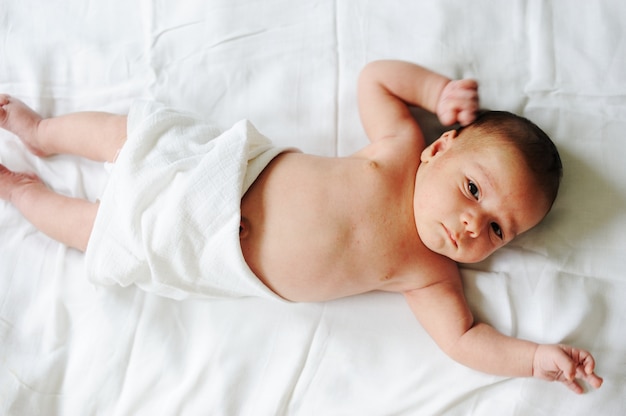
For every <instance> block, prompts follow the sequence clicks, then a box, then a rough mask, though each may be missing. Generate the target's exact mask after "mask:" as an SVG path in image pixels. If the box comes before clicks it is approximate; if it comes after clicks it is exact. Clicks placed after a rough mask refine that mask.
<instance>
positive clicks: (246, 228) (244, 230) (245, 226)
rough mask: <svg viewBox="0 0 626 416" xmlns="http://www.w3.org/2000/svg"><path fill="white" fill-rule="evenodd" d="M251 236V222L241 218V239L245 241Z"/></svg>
mask: <svg viewBox="0 0 626 416" xmlns="http://www.w3.org/2000/svg"><path fill="white" fill-rule="evenodd" d="M248 234H250V222H249V221H248V219H247V218H243V217H242V218H241V221H239V239H240V240H243V239H244V238H246V237H247V236H248Z"/></svg>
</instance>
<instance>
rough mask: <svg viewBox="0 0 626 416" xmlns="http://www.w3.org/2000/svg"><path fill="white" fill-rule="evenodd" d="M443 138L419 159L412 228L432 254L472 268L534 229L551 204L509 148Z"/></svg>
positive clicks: (452, 134) (511, 147)
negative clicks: (472, 264) (462, 142)
mask: <svg viewBox="0 0 626 416" xmlns="http://www.w3.org/2000/svg"><path fill="white" fill-rule="evenodd" d="M446 134H447V135H448V136H449V137H445V136H446ZM446 134H444V136H442V138H440V139H439V140H438V141H437V142H435V143H434V144H433V145H431V146H430V147H429V148H427V149H426V150H425V151H424V153H423V154H422V163H421V164H420V167H419V169H418V173H417V176H416V181H415V196H414V214H415V222H416V226H417V230H418V234H419V236H420V238H421V240H422V242H423V243H424V244H425V245H426V247H428V248H429V249H430V250H432V251H434V252H436V253H439V254H442V255H444V256H446V257H449V258H451V259H453V260H455V261H457V262H462V263H473V262H477V261H480V260H482V259H484V258H485V257H487V256H489V255H490V254H491V253H493V252H494V251H495V250H496V249H498V248H500V247H502V246H503V245H504V244H506V243H508V242H509V241H511V240H512V239H513V238H515V236H517V235H519V234H521V233H523V232H524V231H527V230H529V229H530V228H532V227H534V226H535V225H536V224H537V223H539V221H541V219H542V218H543V217H544V216H545V214H546V213H547V211H548V209H549V204H548V201H547V199H546V198H545V197H544V196H543V195H542V193H541V192H540V191H539V189H538V187H537V186H536V185H535V183H534V182H533V179H532V175H530V173H529V172H528V168H527V167H526V165H525V163H524V161H523V160H522V159H521V155H520V154H519V151H518V150H517V149H515V148H514V147H513V146H512V145H510V144H506V143H504V142H502V141H497V142H495V143H494V142H487V144H485V142H484V141H482V140H480V141H477V142H476V143H482V144H469V145H467V144H460V140H459V139H458V136H457V135H456V133H455V132H448V133H446ZM462 140H471V138H463V139H462ZM464 143H468V142H464Z"/></svg>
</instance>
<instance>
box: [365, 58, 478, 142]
mask: <svg viewBox="0 0 626 416" xmlns="http://www.w3.org/2000/svg"><path fill="white" fill-rule="evenodd" d="M477 89H478V85H477V83H476V81H474V80H469V79H465V80H459V81H451V80H450V79H448V78H446V77H444V76H443V75H440V74H437V73H435V72H433V71H430V70H428V69H426V68H423V67H421V66H419V65H415V64H412V63H409V62H403V61H374V62H371V63H369V64H368V65H367V66H366V67H365V68H364V69H363V71H362V72H361V75H360V77H359V112H360V114H361V119H362V123H363V126H364V128H365V131H366V133H367V135H368V137H369V138H370V140H371V141H376V140H378V139H381V138H385V137H393V136H399V135H407V134H408V135H410V136H418V137H420V138H421V133H420V132H419V127H418V126H417V123H416V121H415V119H414V118H413V116H412V115H411V112H410V110H409V106H418V107H422V108H424V109H426V110H428V111H430V112H432V113H436V114H437V116H438V117H439V120H440V121H441V123H442V124H444V125H451V124H454V123H456V122H459V123H460V124H462V125H466V124H469V123H471V122H472V121H473V120H474V118H475V113H476V110H478V92H477Z"/></svg>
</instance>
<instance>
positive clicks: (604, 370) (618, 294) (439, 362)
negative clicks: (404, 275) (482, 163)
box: [0, 0, 626, 415]
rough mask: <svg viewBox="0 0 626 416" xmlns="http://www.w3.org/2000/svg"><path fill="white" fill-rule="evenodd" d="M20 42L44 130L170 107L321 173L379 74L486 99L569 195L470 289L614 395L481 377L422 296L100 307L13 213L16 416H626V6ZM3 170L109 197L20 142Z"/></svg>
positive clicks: (0, 282) (97, 291)
mask: <svg viewBox="0 0 626 416" xmlns="http://www.w3.org/2000/svg"><path fill="white" fill-rule="evenodd" d="M0 22H1V23H0V45H2V46H1V47H0V91H3V92H8V93H10V94H13V95H15V96H18V97H20V98H22V99H23V100H25V101H26V102H28V103H29V104H30V105H32V106H33V107H35V108H36V109H37V110H39V111H41V112H42V113H43V114H44V115H48V116H49V115H57V114H62V113H65V112H69V111H78V110H87V109H89V110H106V111H113V112H120V113H123V112H125V111H126V110H127V109H128V107H129V104H130V102H131V101H132V100H134V99H136V98H156V99H159V100H161V101H164V102H166V103H167V104H169V105H172V106H175V107H178V108H181V109H184V110H190V111H195V112H198V113H200V114H203V115H205V116H206V117H208V118H211V119H213V120H215V121H217V122H218V123H220V124H222V125H223V126H225V127H228V126H229V125H231V124H232V123H233V122H235V121H237V120H239V119H241V118H249V119H251V120H253V121H254V123H255V124H256V125H257V127H258V128H259V129H260V130H261V131H262V132H264V133H265V134H266V135H267V136H269V137H271V138H273V139H274V140H275V141H276V143H277V144H279V145H295V146H298V147H300V148H301V149H303V150H304V151H307V152H312V153H317V154H321V155H346V154H349V153H350V152H353V151H355V150H356V149H358V148H360V147H362V146H363V145H364V144H365V143H366V142H367V139H366V138H365V136H364V134H363V131H362V128H361V126H360V123H359V120H358V115H357V112H356V95H355V93H356V89H355V87H356V83H355V81H356V77H357V75H358V72H359V70H360V69H361V68H362V66H363V65H364V64H365V63H366V62H368V61H370V60H374V59H380V58H396V59H406V60H411V61H415V62H418V63H421V64H424V65H426V66H429V67H430V68H433V69H435V70H438V71H441V72H443V73H445V74H447V75H449V76H451V77H467V76H471V77H475V78H476V79H477V80H478V81H479V82H480V92H481V98H482V104H483V106H484V107H489V108H494V109H505V110H510V111H514V112H516V113H519V114H522V115H525V116H528V117H530V118H531V119H533V120H534V121H535V122H537V123H538V124H539V125H540V126H542V127H543V128H544V129H545V130H546V131H547V132H548V133H549V134H551V135H552V137H553V138H554V140H555V141H556V143H557V145H558V146H559V149H560V150H561V154H562V157H563V161H564V166H565V177H564V181H563V186H562V191H561V194H560V196H559V198H558V200H557V202H556V204H555V207H554V210H553V212H552V213H551V214H550V215H549V217H548V218H547V219H546V221H545V222H544V223H543V224H542V225H541V226H540V227H539V228H537V229H536V230H534V231H532V232H530V233H528V234H527V235H524V236H522V237H521V238H520V239H518V240H517V241H515V242H514V243H512V244H511V245H510V246H509V247H507V248H505V249H503V250H501V251H500V252H498V253H496V254H495V255H493V256H492V257H491V258H489V259H488V260H486V261H484V262H482V263H480V264H476V265H471V266H466V267H464V268H463V275H464V279H465V286H466V291H467V295H468V299H469V302H470V304H471V307H472V309H473V310H474V311H475V313H476V315H477V317H479V318H480V319H483V320H485V321H487V322H489V323H492V324H493V325H494V326H495V327H496V328H498V329H499V330H501V331H503V332H504V333H507V334H510V335H514V336H518V337H524V338H529V339H532V340H535V341H542V342H561V341H563V342H567V343H572V344H575V345H578V346H580V347H583V348H587V349H589V350H591V351H592V352H593V353H594V354H595V356H596V358H597V361H598V366H597V372H598V373H599V374H600V375H602V376H603V377H604V378H605V383H604V385H603V387H602V388H601V389H600V390H598V391H589V392H587V393H586V394H584V395H582V396H575V395H573V394H571V393H570V392H569V391H568V390H567V389H566V388H564V387H563V386H560V385H557V384H549V383H545V382H541V381H537V380H533V379H508V378H502V377H494V376H490V375H485V374H481V373H477V372H474V371H472V370H469V369H466V368H464V367H462V366H460V365H458V364H456V363H454V362H452V361H451V360H450V359H449V358H447V357H446V356H445V355H444V354H443V353H441V352H440V351H439V350H438V348H437V347H436V346H435V345H434V343H433V342H432V341H431V340H430V338H429V337H428V336H427V334H426V333H425V332H424V331H423V329H422V328H421V327H420V326H419V324H418V323H417V322H416V321H415V319H414V318H413V317H412V315H411V313H410V311H409V309H408V307H407V306H406V305H405V303H404V300H403V298H402V297H401V296H400V295H394V294H384V293H371V294H366V295H362V296H356V297H352V298H347V299H342V300H338V301H333V302H327V303H321V304H293V305H285V304H281V303H278V302H272V301H268V300H263V299H243V300H241V299H238V300H217V301H210V302H207V301H184V302H175V301H171V300H167V299H163V298H158V297H155V296H152V295H149V294H146V293H143V292H141V291H140V290H138V289H136V288H133V287H130V288H125V289H123V288H108V287H107V288H105V287H96V286H94V285H92V284H90V283H89V282H87V281H86V280H85V278H84V272H83V264H82V261H83V257H82V255H81V254H80V253H78V252H76V251H74V250H70V249H67V248H66V247H64V246H62V245H60V244H58V243H55V242H53V241H51V240H49V239H48V238H47V237H45V236H43V235H42V234H41V233H39V232H37V231H36V230H35V229H34V228H33V227H32V226H31V225H29V224H28V223H27V222H25V221H24V220H23V219H22V218H21V217H20V215H19V214H18V213H17V212H16V210H15V209H14V208H13V207H11V206H9V205H8V204H6V203H0V414H6V415H34V414H46V415H79V414H80V415H92V414H102V415H144V414H146V415H148V414H150V415H153V414H163V415H196V414H211V415H247V414H249V415H282V414H287V415H357V414H358V415H391V414H402V415H404V414H407V415H413V414H419V415H431V414H451V415H469V414H472V415H493V414H498V415H535V414H537V415H556V414H573V415H583V414H599V415H622V414H626V391H625V390H626V387H625V386H626V331H625V330H624V329H625V328H626V302H625V300H626V272H625V271H626V232H625V231H626V163H624V160H623V159H624V156H626V139H625V138H624V132H625V131H626V30H625V29H624V28H625V27H626V26H625V25H624V23H625V22H626V3H624V2H621V1H619V0H613V1H608V0H607V1H602V2H589V1H586V0H568V1H565V0H560V1H552V2H543V1H539V0H529V1H521V0H515V1H509V2H507V4H506V5H500V4H499V3H497V4H495V5H494V3H493V2H491V1H488V0H476V1H473V2H471V3H470V2H466V1H461V0H442V1H437V2H428V1H416V2H407V1H401V0H387V1H385V2H370V1H361V0H343V1H342V0H336V1H332V0H319V1H310V2H293V1H289V0H267V1H250V0H248V1H245V0H209V1H205V0H191V1H188V2H185V3H184V5H183V3H180V2H174V1H172V0H161V1H154V0H142V1H137V2H127V1H122V0H110V1H107V2H83V1H80V0H66V1H62V2H61V1H47V2H40V1H34V0H23V1H20V2H17V1H15V2H6V1H5V2H3V4H2V7H0ZM420 117H421V118H422V119H424V121H425V122H427V123H428V125H429V126H430V127H429V128H428V131H429V132H430V134H431V136H432V135H433V134H435V132H436V131H437V130H438V126H436V125H435V124H433V123H432V120H430V119H429V118H428V117H424V116H423V115H422V116H420ZM0 161H1V162H2V163H5V164H6V165H7V166H8V167H10V168H13V169H22V170H24V169H25V170H31V171H34V172H37V173H38V174H40V175H41V177H43V178H45V180H46V181H47V183H48V184H49V186H51V187H52V188H54V189H56V190H58V191H60V192H63V193H66V194H70V195H74V196H78V197H87V198H90V199H95V198H97V197H98V195H99V194H100V192H101V189H102V186H103V184H104V183H105V181H106V171H105V170H104V168H103V166H102V165H101V164H96V163H92V162H85V161H82V160H79V159H77V158H74V157H70V156H56V157H52V158H50V159H47V160H39V159H37V158H35V157H33V156H32V155H30V154H28V153H27V152H26V151H25V150H24V148H23V147H22V146H21V144H20V143H19V141H18V140H17V139H15V138H14V137H13V136H12V135H10V134H8V133H6V132H4V131H1V132H0Z"/></svg>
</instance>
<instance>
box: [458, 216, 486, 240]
mask: <svg viewBox="0 0 626 416" xmlns="http://www.w3.org/2000/svg"><path fill="white" fill-rule="evenodd" d="M461 221H462V222H463V226H464V227H465V232H466V233H467V234H468V235H469V236H470V237H472V238H476V237H478V236H480V234H481V232H482V230H483V229H484V228H485V227H484V223H485V221H484V216H483V215H481V214H480V213H477V212H470V211H468V212H466V213H464V214H463V216H462V217H461Z"/></svg>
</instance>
